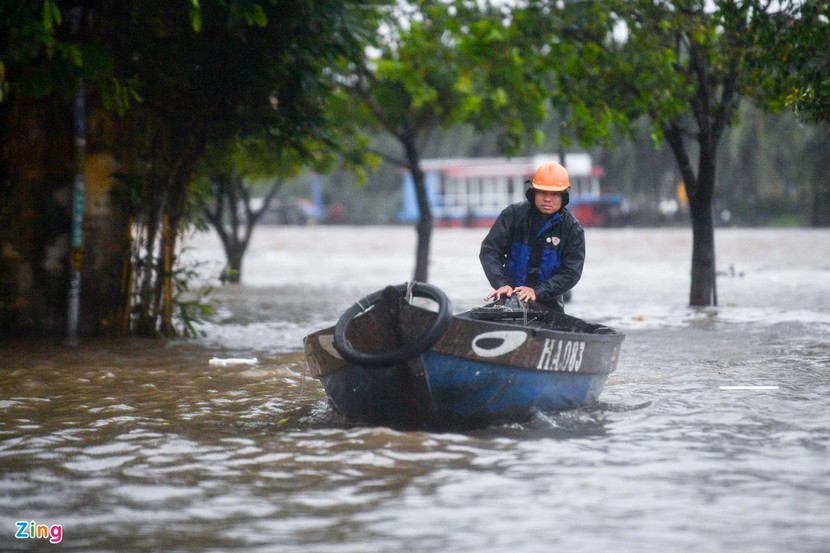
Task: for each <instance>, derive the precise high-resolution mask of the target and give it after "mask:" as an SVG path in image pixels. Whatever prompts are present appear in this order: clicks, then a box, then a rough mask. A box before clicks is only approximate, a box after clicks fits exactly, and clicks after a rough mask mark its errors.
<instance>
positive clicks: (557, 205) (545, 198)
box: [533, 190, 562, 215]
mask: <svg viewBox="0 0 830 553" xmlns="http://www.w3.org/2000/svg"><path fill="white" fill-rule="evenodd" d="M533 202H534V203H535V204H536V209H538V210H539V211H541V212H542V213H544V214H545V215H553V214H554V213H556V212H557V211H559V210H560V209H562V192H546V191H544V190H536V191H535V194H534V196H533Z"/></svg>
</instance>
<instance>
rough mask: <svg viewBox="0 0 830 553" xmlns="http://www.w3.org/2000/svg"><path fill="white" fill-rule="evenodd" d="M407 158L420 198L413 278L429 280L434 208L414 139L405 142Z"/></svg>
mask: <svg viewBox="0 0 830 553" xmlns="http://www.w3.org/2000/svg"><path fill="white" fill-rule="evenodd" d="M404 149H405V150H406V159H407V162H408V164H409V172H410V173H411V174H412V182H413V183H414V184H415V195H416V197H417V198H418V211H419V213H420V215H419V216H418V223H417V225H416V226H415V229H416V232H417V233H418V244H417V246H416V248H415V273H414V275H413V277H412V279H413V280H415V281H418V282H427V279H428V276H429V274H428V273H429V249H430V241H431V240H432V209H431V208H430V206H429V198H428V197H427V189H426V177H425V176H424V171H423V170H422V169H421V157H420V154H419V152H418V148H417V146H416V145H415V143H414V140H409V141H406V142H404Z"/></svg>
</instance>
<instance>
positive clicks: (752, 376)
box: [0, 227, 830, 553]
mask: <svg viewBox="0 0 830 553" xmlns="http://www.w3.org/2000/svg"><path fill="white" fill-rule="evenodd" d="M256 236H257V242H256V243H255V244H254V245H253V246H252V248H253V249H252V251H251V254H250V255H249V257H248V258H247V264H246V267H245V271H246V273H245V275H247V276H248V277H249V280H246V284H245V285H244V286H241V287H238V288H223V289H221V290H220V291H219V292H218V295H217V297H216V300H217V302H218V307H219V311H218V314H217V316H216V317H215V318H214V319H213V320H211V321H208V322H207V323H206V324H205V325H203V327H202V330H203V331H204V332H205V334H206V335H205V336H204V337H202V338H199V339H196V340H171V341H166V342H159V341H143V340H122V341H116V342H112V341H109V342H97V341H88V342H85V343H84V344H83V345H82V346H81V347H79V348H77V349H75V350H71V349H68V348H65V347H63V346H61V345H50V344H44V343H24V344H14V345H8V344H7V345H2V346H0V348H2V349H0V550H3V551H18V550H19V551H33V550H49V549H50V548H57V547H60V549H61V550H67V551H85V552H86V551H243V550H244V551H262V552H270V551H279V552H284V551H288V552H308V551H322V552H327V551H331V552H335V551H336V552H338V553H340V552H349V551H353V552H360V553H370V552H386V551H392V550H400V551H433V550H438V551H523V552H524V551H530V552H535V551H539V552H542V551H544V552H549V551H554V550H566V549H572V550H575V551H583V552H585V551H588V552H592V551H597V552H600V551H602V552H605V551H632V552H634V551H636V552H650V551H654V552H658V551H659V552H665V551H669V552H674V551H676V552H687V551H707V552H711V551H715V552H717V551H730V552H731V551H756V552H765V551H769V552H779V551H785V550H786V551H789V550H796V551H799V552H826V551H828V544H830V526H829V525H828V524H827V521H828V519H827V513H828V512H830V465H828V463H827V459H828V450H830V399H828V398H830V341H828V339H827V336H828V335H830V334H828V331H830V298H829V297H828V294H830V292H828V289H827V286H826V282H827V275H828V272H830V261H828V260H830V255H828V254H830V251H828V248H829V247H830V246H828V241H826V240H825V239H824V237H823V235H822V234H820V233H818V232H815V231H754V230H753V231H749V230H746V231H741V230H730V231H724V232H720V233H719V234H718V236H717V242H718V247H719V250H718V251H719V264H720V265H724V266H727V267H728V265H729V264H734V265H735V266H736V267H738V268H739V270H740V271H742V272H743V276H731V275H729V274H724V276H722V277H721V278H720V279H719V284H720V286H719V288H720V297H721V302H722V306H720V307H717V308H705V309H690V308H688V307H685V306H684V302H685V298H686V294H687V288H688V276H687V275H688V259H687V257H688V256H689V254H690V249H689V248H688V247H687V246H688V242H689V241H688V238H687V231H680V230H676V231H675V230H670V231H663V230H661V231H647V230H636V231H635V230H619V231H611V230H607V231H606V230H603V231H599V230H594V229H589V232H588V245H589V250H588V252H589V258H588V259H589V261H588V262H589V267H588V268H587V269H586V275H585V278H584V280H583V282H582V283H580V285H579V287H578V288H577V290H576V291H575V294H574V300H573V302H572V303H571V304H570V305H569V307H568V310H569V312H570V313H572V314H575V315H578V316H582V317H585V318H590V319H594V320H601V321H602V322H604V323H606V324H613V325H614V326H617V327H618V328H620V329H622V330H623V331H624V332H625V333H626V334H627V339H626V342H625V343H624V345H623V351H622V356H621V359H620V363H619V369H618V371H617V372H616V373H614V374H613V375H612V376H611V378H610V379H609V381H608V384H607V385H606V388H605V390H604V391H603V394H602V396H601V403H600V404H599V405H596V406H593V407H590V408H586V409H582V410H577V411H572V412H567V413H559V414H550V415H547V416H545V417H540V418H539V419H537V420H534V421H532V422H530V423H528V424H525V425H512V426H506V427H499V428H491V429H486V430H479V431H475V432H469V433H464V434H458V433H429V432H397V431H393V430H390V429H386V428H361V427H350V426H348V425H346V424H344V423H343V421H342V420H341V419H340V418H339V417H338V416H337V415H336V414H334V413H332V412H331V410H330V409H329V407H328V405H327V403H326V399H325V395H324V393H323V392H322V389H321V387H320V386H319V385H318V384H317V383H316V382H315V381H312V380H309V379H308V378H307V376H306V367H305V362H304V359H303V357H302V354H301V340H302V337H303V336H304V335H305V334H306V333H307V332H308V331H310V330H312V329H314V328H318V327H320V326H323V325H326V324H330V323H331V322H333V321H334V320H335V319H336V317H337V315H338V314H339V313H340V311H342V310H343V309H344V308H345V307H346V306H348V305H349V304H350V303H351V302H353V301H355V300H356V299H358V298H359V297H360V296H362V295H365V294H367V293H369V292H371V291H374V290H375V289H377V288H379V287H381V286H383V285H385V284H388V283H397V282H403V281H405V280H407V278H408V277H409V272H410V271H411V257H412V255H414V232H413V231H412V230H411V229H396V228H383V229H372V228H369V229H336V230H333V229H331V228H327V227H319V228H305V229H300V228H297V229H292V228H278V229H262V232H260V234H258V235H256ZM480 238H481V233H480V232H479V231H477V230H456V231H437V232H436V234H435V238H434V240H435V245H434V251H435V258H434V259H433V263H432V265H431V274H432V275H433V277H432V279H433V281H434V282H435V283H436V284H438V285H439V286H441V287H442V288H444V289H445V290H446V291H447V292H448V293H449V295H450V297H451V298H452V299H453V301H454V303H455V305H456V310H460V309H464V308H466V307H468V306H472V305H476V304H477V302H479V301H480V299H481V297H483V295H484V294H485V293H486V292H487V289H486V283H485V282H484V280H483V276H481V275H480V274H479V272H480V269H479V268H478V266H477V261H476V254H477V242H478V241H479V240H480ZM808 254H809V255H808ZM191 255H199V256H200V259H221V250H218V249H217V247H216V245H215V242H214V241H213V240H212V239H211V238H210V237H197V239H196V240H195V242H194V248H193V250H192V253H191ZM721 258H723V259H721ZM243 278H245V276H243ZM212 357H246V358H250V357H256V358H257V359H258V363H257V364H255V365H253V366H245V365H238V366H216V365H211V364H210V363H209V360H210V359H211V358H212ZM729 385H770V386H776V387H777V388H775V389H771V390H743V391H740V390H728V389H722V387H724V386H729ZM17 521H33V522H36V523H37V524H45V525H60V526H61V527H62V541H61V543H60V544H58V545H50V544H49V543H48V540H46V539H18V538H15V533H16V531H17V529H18V527H17V526H16V522H17Z"/></svg>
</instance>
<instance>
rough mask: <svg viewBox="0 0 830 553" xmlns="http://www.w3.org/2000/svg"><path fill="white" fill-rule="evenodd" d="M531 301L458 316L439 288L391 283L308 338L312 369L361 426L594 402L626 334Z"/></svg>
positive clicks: (448, 422) (488, 416)
mask: <svg viewBox="0 0 830 553" xmlns="http://www.w3.org/2000/svg"><path fill="white" fill-rule="evenodd" d="M431 303H435V304H437V307H436V306H435V305H431ZM534 305H536V304H531V305H530V306H528V305H527V304H525V303H524V302H521V301H519V299H518V298H517V297H516V296H513V297H512V298H510V299H508V300H504V299H503V300H501V301H499V302H493V303H491V304H488V305H484V306H481V307H477V308H474V309H472V310H469V311H466V312H462V313H458V314H453V308H452V303H451V301H450V300H449V298H448V297H447V295H446V294H445V293H444V292H443V291H442V290H441V289H440V288H438V287H436V286H434V285H431V284H428V283H422V282H413V283H403V284H399V285H394V286H392V285H390V286H387V287H385V288H383V289H381V290H378V291H376V292H373V293H372V294H369V295H368V296H366V297H364V298H362V299H361V300H359V301H357V302H356V303H354V304H353V305H352V306H350V307H349V308H348V309H346V310H345V311H344V312H343V314H342V315H341V316H340V318H339V319H338V321H337V323H336V324H335V325H334V326H331V327H328V328H323V329H320V330H317V331H314V332H311V333H310V334H308V335H307V336H306V337H305V338H304V340H303V345H304V350H305V357H306V363H307V365H308V369H309V373H310V374H311V375H312V376H313V377H315V378H316V379H318V380H319V381H320V382H321V383H322V386H323V388H324V389H325V391H326V394H327V396H328V398H329V400H330V402H331V404H332V405H333V407H334V409H335V410H336V411H337V412H339V413H340V414H341V415H343V417H344V418H345V419H346V421H347V422H349V423H354V424H358V425H372V426H388V427H392V428H400V429H437V430H440V429H448V430H451V429H474V428H483V427H487V426H493V425H503V424H510V423H523V422H527V421H530V420H532V419H533V418H534V417H537V416H539V415H540V414H543V413H550V412H556V411H563V410H569V409H576V408H580V407H584V406H588V405H591V404H595V403H596V402H597V401H598V398H599V395H600V392H601V391H602V389H603V387H604V385H605V382H606V380H607V379H608V376H609V374H610V373H611V372H613V371H614V370H615V369H616V366H617V361H618V359H619V355H620V349H621V344H622V342H623V340H624V335H623V334H621V333H619V332H617V331H616V330H614V329H612V328H609V327H606V326H602V325H599V324H595V323H590V322H586V321H584V320H582V319H579V318H577V317H573V316H570V315H566V314H563V313H558V312H555V311H551V310H547V309H541V308H539V307H538V306H536V307H534Z"/></svg>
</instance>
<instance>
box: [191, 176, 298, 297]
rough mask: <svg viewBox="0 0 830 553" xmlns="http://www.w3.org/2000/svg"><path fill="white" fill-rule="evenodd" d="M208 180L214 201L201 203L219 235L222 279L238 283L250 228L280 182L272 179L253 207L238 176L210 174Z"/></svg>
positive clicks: (251, 228) (240, 279) (249, 194)
mask: <svg viewBox="0 0 830 553" xmlns="http://www.w3.org/2000/svg"><path fill="white" fill-rule="evenodd" d="M211 181H212V186H213V188H214V195H213V197H214V203H213V205H212V206H208V205H203V206H202V211H203V213H204V214H205V217H207V219H208V221H209V222H210V224H211V226H212V227H213V228H214V229H215V230H216V233H217V234H218V235H219V239H220V240H221V241H222V248H223V249H224V250H225V259H226V260H227V267H226V269H225V273H224V275H223V279H224V281H225V282H227V283H228V284H239V283H240V282H242V260H243V259H244V257H245V252H246V251H247V250H248V244H249V243H250V241H251V235H252V234H253V231H254V227H255V226H256V223H257V221H258V220H259V218H260V216H261V215H262V214H263V213H264V212H265V211H266V210H267V209H268V208H269V207H270V205H271V201H272V200H273V199H274V196H275V195H276V193H277V191H278V190H279V189H280V187H281V186H282V183H283V181H282V179H276V180H275V181H274V183H273V184H272V185H271V189H270V190H269V191H268V194H267V195H266V196H265V198H263V201H262V205H261V206H260V208H259V209H253V207H252V206H251V193H250V191H249V190H248V189H247V188H246V185H245V182H244V181H243V179H242V177H239V176H214V177H212V179H211ZM240 208H242V209H243V210H244V215H242V213H240ZM240 215H242V216H240Z"/></svg>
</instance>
